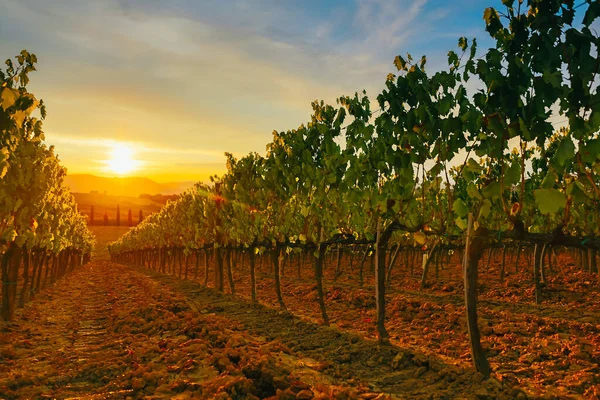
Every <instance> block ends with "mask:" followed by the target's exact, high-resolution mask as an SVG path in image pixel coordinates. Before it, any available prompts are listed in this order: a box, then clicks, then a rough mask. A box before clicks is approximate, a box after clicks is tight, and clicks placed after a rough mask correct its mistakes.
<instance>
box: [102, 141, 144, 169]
mask: <svg viewBox="0 0 600 400" xmlns="http://www.w3.org/2000/svg"><path fill="white" fill-rule="evenodd" d="M109 157H110V158H109V159H108V160H106V164H107V168H108V170H109V171H111V172H114V173H116V174H118V175H126V174H129V173H131V172H133V171H135V170H136V169H137V168H138V166H139V164H140V162H139V161H138V160H136V159H135V158H134V153H133V150H132V149H131V148H130V147H128V146H126V145H124V144H120V143H119V144H116V145H114V146H113V148H112V150H111V151H110V153H109Z"/></svg>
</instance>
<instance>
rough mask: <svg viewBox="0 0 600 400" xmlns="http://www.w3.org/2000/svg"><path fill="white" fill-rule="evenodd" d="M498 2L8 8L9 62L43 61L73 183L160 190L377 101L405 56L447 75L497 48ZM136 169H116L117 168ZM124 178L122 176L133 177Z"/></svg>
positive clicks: (218, 1)
mask: <svg viewBox="0 0 600 400" xmlns="http://www.w3.org/2000/svg"><path fill="white" fill-rule="evenodd" d="M488 6H495V7H498V8H501V6H502V5H501V1H500V0H489V1H485V0H454V1H445V0H346V1H343V0H333V1H324V0H322V1H317V0H306V1H295V0H294V1H292V0H289V1H288V0H204V1H201V0H172V1H155V0H130V1H125V0H116V1H113V0H94V1H90V0H52V1H48V0H0V58H1V59H6V58H9V57H13V56H15V55H17V54H18V53H19V52H20V51H21V50H22V49H27V50H28V51H30V52H32V53H35V54H36V55H37V57H38V60H39V63H38V65H37V69H38V72H35V73H34V74H32V75H31V76H30V78H31V83H30V85H29V90H30V91H31V92H32V93H34V94H35V95H36V97H38V98H42V99H43V100H44V102H45V103H46V105H47V111H48V116H47V118H46V121H45V122H44V131H45V133H46V141H47V142H48V143H49V144H53V145H55V146H56V152H57V153H58V154H59V157H60V159H61V160H62V162H63V165H65V166H66V167H67V168H68V172H69V173H70V174H75V173H90V174H94V175H98V176H115V175H118V174H119V173H121V174H127V175H134V176H145V177H149V178H151V179H154V180H156V181H158V182H172V181H198V180H206V179H207V177H208V175H210V174H214V173H219V174H220V173H223V172H224V170H225V157H224V152H231V153H233V154H234V155H235V156H237V157H242V156H244V155H245V154H247V153H248V152H251V151H256V152H258V153H260V154H263V155H264V154H265V146H266V145H267V143H269V142H270V141H271V139H272V132H273V131H274V130H277V131H283V130H289V129H294V128H296V127H298V126H299V125H300V124H302V123H305V122H307V121H308V120H309V117H310V112H311V106H310V103H311V101H313V100H317V99H318V100H324V101H326V102H329V103H331V104H335V100H336V99H337V98H338V97H340V96H342V95H352V94H354V93H355V92H357V91H362V90H363V89H364V90H366V91H367V93H368V94H369V95H370V97H371V99H372V101H375V98H376V96H377V94H378V93H380V91H381V90H382V89H383V87H384V83H385V78H386V75H387V74H388V73H389V72H396V69H395V67H394V66H393V60H394V57H395V56H396V55H399V54H400V55H405V54H406V53H411V54H412V55H413V56H415V58H417V57H421V56H422V55H426V56H427V58H428V63H427V69H428V71H430V72H433V71H437V70H440V69H443V68H445V67H446V65H447V61H446V60H447V53H448V50H456V49H457V40H458V38H459V37H460V36H467V37H469V38H472V37H476V38H477V39H478V43H479V47H480V49H482V50H484V49H485V48H487V47H490V46H492V42H491V41H490V40H489V39H488V36H487V34H486V33H485V24H484V21H483V11H484V9H485V8H486V7H488ZM115 157H116V158H119V157H125V158H128V160H126V163H125V164H123V163H121V164H119V161H118V160H116V162H115V160H114V158H115ZM124 171H125V172H124Z"/></svg>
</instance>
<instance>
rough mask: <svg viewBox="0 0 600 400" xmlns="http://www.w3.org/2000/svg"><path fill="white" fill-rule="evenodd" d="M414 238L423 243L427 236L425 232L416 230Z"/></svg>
mask: <svg viewBox="0 0 600 400" xmlns="http://www.w3.org/2000/svg"><path fill="white" fill-rule="evenodd" d="M413 239H414V240H415V242H417V243H418V244H420V245H423V244H425V242H426V241H427V236H425V234H424V233H423V232H415V233H413Z"/></svg>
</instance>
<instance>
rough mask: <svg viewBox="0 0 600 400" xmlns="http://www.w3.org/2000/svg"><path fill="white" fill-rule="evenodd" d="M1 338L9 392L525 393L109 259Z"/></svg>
mask: <svg viewBox="0 0 600 400" xmlns="http://www.w3.org/2000/svg"><path fill="white" fill-rule="evenodd" d="M0 338H1V342H0V345H1V348H2V353H1V357H2V361H3V362H2V364H1V365H2V366H1V367H0V372H1V376H2V378H0V397H1V398H6V399H18V398H75V397H77V398H140V397H144V396H150V397H151V398H165V399H166V398H180V399H185V398H205V399H211V398H229V397H231V398H269V397H273V396H276V397H277V398H322V399H326V398H340V399H341V398H363V399H374V398H379V399H384V398H406V397H409V398H448V397H455V396H464V397H467V398H469V397H474V396H475V395H477V394H479V395H481V394H482V393H488V394H489V395H490V396H494V397H496V396H499V397H496V398H511V397H512V396H515V395H516V396H518V393H520V392H519V391H518V390H516V389H513V388H512V385H511V386H503V385H502V384H501V383H499V382H498V381H496V380H490V381H486V382H484V383H483V381H482V378H481V377H480V376H479V377H478V374H477V373H476V372H473V371H470V370H469V369H468V368H462V367H460V366H452V365H446V364H445V362H444V361H442V360H441V359H439V358H437V357H435V356H434V355H428V354H423V353H420V352H415V351H414V350H412V349H409V348H403V347H395V346H380V345H378V344H377V343H376V342H374V341H372V340H368V339H365V338H364V337H362V336H361V335H359V334H355V333H351V332H347V331H345V330H342V329H339V328H326V327H321V326H319V325H318V324H316V323H312V322H310V321H309V320H306V319H302V318H298V317H296V316H293V315H292V314H290V313H282V312H279V311H278V310H274V309H272V308H268V307H265V306H261V305H249V304H248V303H247V302H244V301H243V300H240V299H235V298H233V297H231V296H228V295H225V294H219V293H217V292H216V291H215V290H212V289H204V288H201V287H200V286H198V285H197V284H194V283H191V282H189V281H183V280H179V279H177V278H173V277H169V276H166V275H162V274H156V273H154V272H152V271H148V270H141V269H132V268H129V267H126V266H123V265H119V264H114V263H110V262H108V261H105V260H96V261H92V262H91V263H89V264H87V265H86V266H84V267H82V268H80V269H78V270H77V271H76V272H74V273H72V274H71V275H70V276H69V277H68V278H66V279H62V280H60V281H59V282H57V283H56V284H55V285H53V286H52V287H50V288H49V289H47V290H46V291H44V292H43V293H41V294H40V295H39V296H38V297H36V299H35V300H34V301H33V302H32V303H29V304H28V305H27V306H26V308H25V309H24V310H22V312H20V313H19V315H18V317H17V318H16V319H15V320H14V321H13V322H12V323H11V324H5V325H3V326H2V332H1V336H0ZM515 390H516V391H515ZM253 396H256V397H253ZM274 398H275V397H274Z"/></svg>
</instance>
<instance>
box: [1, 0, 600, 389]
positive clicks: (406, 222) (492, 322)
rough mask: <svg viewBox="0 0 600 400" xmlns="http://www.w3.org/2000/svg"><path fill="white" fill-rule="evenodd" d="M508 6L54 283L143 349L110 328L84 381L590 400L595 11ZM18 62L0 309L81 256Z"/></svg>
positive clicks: (595, 221) (90, 243)
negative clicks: (105, 304) (439, 57)
mask: <svg viewBox="0 0 600 400" xmlns="http://www.w3.org/2000/svg"><path fill="white" fill-rule="evenodd" d="M503 3H504V5H505V6H506V7H505V9H504V10H496V9H494V8H488V9H486V10H485V12H484V20H485V24H486V31H487V32H488V33H489V35H490V37H491V38H492V39H493V42H494V43H495V47H492V48H489V49H486V50H485V51H483V52H482V51H481V49H478V47H477V41H476V40H475V39H468V38H466V37H462V38H460V39H459V40H458V50H457V51H449V52H448V67H447V69H446V70H443V71H440V72H436V73H433V74H430V73H428V72H426V69H425V66H426V62H427V59H426V57H425V56H423V57H420V58H413V57H412V56H411V55H406V56H398V57H396V59H395V60H394V65H395V67H396V69H397V71H396V72H395V73H390V74H389V75H388V76H387V78H386V79H385V89H384V90H383V91H382V92H381V93H379V94H378V95H377V96H376V98H375V99H376V100H375V101H374V102H372V100H371V99H370V98H369V97H368V96H367V93H366V92H362V93H356V94H355V95H354V96H343V97H340V98H339V99H338V101H337V105H336V106H333V105H328V104H325V103H324V102H322V101H315V102H313V103H312V115H311V118H310V121H308V122H307V123H306V124H303V125H301V126H299V127H298V128H296V129H292V130H289V131H283V132H277V131H275V132H273V140H272V142H271V143H268V144H267V146H266V154H265V156H262V155H260V154H257V153H250V154H248V155H246V156H244V157H241V158H237V157H235V156H234V155H233V154H229V153H226V158H227V173H226V174H224V175H223V176H213V177H212V178H211V183H210V184H203V183H198V184H196V186H195V187H194V188H193V189H191V190H188V191H186V192H184V193H182V194H181V195H180V196H179V197H178V198H177V199H176V200H174V201H169V202H168V203H167V204H166V205H165V206H164V207H163V208H162V209H161V210H160V212H158V213H154V214H152V215H149V216H147V217H145V218H144V219H143V221H141V222H140V223H139V224H138V225H137V226H135V227H133V228H131V229H130V230H127V232H126V233H125V234H124V235H123V236H121V237H120V238H118V239H117V240H115V241H113V242H111V243H110V244H108V251H109V253H110V262H108V261H102V262H101V263H99V264H98V263H97V264H95V262H92V263H90V264H88V266H87V267H83V268H80V269H79V270H78V271H76V272H74V274H73V275H74V276H75V277H74V278H73V280H72V281H69V280H67V282H62V283H60V284H61V285H63V286H64V287H65V288H66V289H65V290H66V291H67V292H71V293H79V294H78V296H81V295H82V293H85V292H86V291H90V293H91V292H93V291H94V290H101V291H103V292H98V293H103V294H102V295H100V294H98V295H97V296H99V297H98V298H104V297H102V296H104V295H105V294H106V293H108V298H109V299H110V301H109V302H110V304H115V306H114V307H112V306H111V307H110V309H106V310H105V311H103V312H104V313H105V314H106V315H105V317H102V321H109V322H99V321H100V319H99V318H96V317H94V316H93V315H92V314H90V315H87V314H86V318H88V319H86V321H88V320H89V321H91V322H90V324H91V325H90V326H92V325H93V326H96V325H95V324H98V326H100V327H101V328H98V329H99V330H100V329H101V330H102V332H112V334H113V335H115V337H117V336H118V337H122V338H125V339H123V340H124V341H123V340H121V341H120V342H119V343H121V344H122V343H126V344H127V346H128V347H127V349H128V350H127V351H128V352H129V353H127V354H128V357H132V360H134V361H131V360H130V359H127V361H122V360H121V358H119V357H123V356H121V355H117V353H118V346H117V345H116V344H115V343H116V341H115V342H114V343H113V342H111V343H112V344H109V345H107V346H108V347H107V348H108V349H109V350H110V351H111V352H112V351H114V352H115V355H114V357H115V359H119V360H121V364H119V366H118V367H114V368H113V367H110V368H109V366H107V365H106V364H105V363H103V361H102V356H101V355H98V356H94V357H97V359H92V358H90V359H91V360H92V361H90V362H92V363H95V364H93V365H95V368H97V369H99V370H101V371H104V372H102V374H100V375H98V374H97V373H96V372H95V371H91V370H86V372H85V374H87V375H85V376H86V377H87V378H86V379H95V378H89V377H90V376H92V377H96V375H97V377H102V376H103V377H102V379H101V381H102V382H101V385H100V386H98V387H96V389H95V390H97V391H99V392H98V393H100V392H101V391H104V393H107V392H108V391H109V390H111V391H115V392H114V393H118V395H123V396H124V395H125V393H126V394H127V395H132V396H143V395H152V394H154V393H155V392H161V391H162V392H161V393H163V394H164V396H165V397H164V398H169V397H171V396H174V393H180V394H181V396H183V394H186V395H187V396H188V397H185V396H183V397H181V398H194V396H195V395H198V396H199V397H200V398H223V399H227V398H233V399H236V398H275V397H274V396H276V397H277V398H285V399H287V398H290V399H310V398H313V397H314V398H333V397H335V398H340V399H341V398H363V399H369V398H388V397H387V396H388V395H389V396H392V397H391V398H404V397H408V398H455V397H460V396H464V397H473V398H483V399H485V398H527V397H528V396H534V397H539V396H548V397H549V398H559V397H565V396H573V397H574V398H582V397H585V398H598V397H600V379H599V376H600V375H599V373H600V367H599V365H600V313H599V312H598V306H599V305H600V275H599V271H598V250H599V249H600V136H599V132H600V93H598V86H599V82H600V79H599V78H598V73H599V72H600V38H599V37H598V34H597V32H596V30H595V29H594V26H595V27H597V21H598V16H600V3H598V2H596V1H592V0H586V1H583V2H581V3H577V4H576V3H575V2H574V1H572V0H563V1H558V0H531V1H529V2H528V5H527V6H525V5H524V4H523V2H522V1H513V0H504V1H503ZM17 60H18V65H13V64H12V62H11V61H10V60H9V61H7V66H8V69H7V70H6V71H4V72H2V71H0V79H2V81H3V82H4V83H3V85H2V89H1V90H2V91H1V92H0V96H1V99H2V103H0V127H1V128H2V129H1V132H2V138H1V140H2V141H1V143H0V146H2V147H1V149H2V153H1V154H4V156H3V158H0V180H1V182H2V186H1V187H0V207H2V213H0V233H1V239H0V246H2V247H0V252H1V253H2V254H3V256H2V274H3V275H2V277H3V285H2V288H3V301H2V316H3V318H4V319H5V320H12V319H13V318H14V307H15V305H16V304H17V302H20V304H21V306H22V305H23V304H24V302H25V300H26V299H27V298H28V297H31V296H32V295H33V294H35V293H38V292H39V291H40V290H41V289H42V288H43V287H44V286H46V285H47V284H49V283H50V282H54V281H55V280H56V279H57V278H59V277H61V276H63V275H64V274H65V273H66V272H69V271H72V270H74V269H75V268H76V267H80V266H81V265H82V264H85V263H87V262H88V261H89V254H91V251H92V249H93V247H94V239H93V237H94V236H93V235H92V233H91V232H90V231H89V230H88V228H87V226H86V219H85V217H84V216H82V215H81V214H80V213H79V212H78V211H77V206H76V204H75V202H74V201H73V199H72V196H71V195H70V194H69V192H68V190H66V189H65V188H64V185H63V176H64V173H65V172H64V169H63V168H62V167H61V166H60V165H59V163H58V160H57V158H56V156H55V155H54V153H53V149H52V148H46V146H45V145H44V144H43V139H44V138H43V133H42V131H41V122H40V121H39V120H38V119H36V118H35V117H33V116H32V113H34V111H35V110H39V113H40V115H41V117H42V118H43V117H45V108H44V105H43V103H42V102H41V101H40V102H38V101H37V100H36V99H35V98H34V97H33V95H32V94H30V93H28V92H27V91H26V89H25V85H26V84H27V82H28V78H27V74H28V73H29V72H31V71H33V70H34V63H35V62H36V59H35V56H34V55H32V54H29V53H27V52H23V53H22V54H21V55H19V56H18V58H17ZM139 219H140V220H141V218H139ZM98 228H100V227H98ZM30 265H31V268H30ZM90 265H91V266H90ZM86 268H87V269H86ZM92 268H93V269H92ZM30 269H31V271H30ZM43 270H45V272H44V273H42V271H43ZM85 273H89V274H92V276H93V277H92V278H89V279H91V280H93V281H94V284H93V285H91V286H89V282H88V283H86V281H85V279H88V278H85ZM77 280H80V281H81V282H83V283H81V285H83V286H81V285H80V286H78V285H77V284H75V283H74V282H76V281H77ZM63 281H64V280H63ZM90 282H91V281H90ZM85 285H88V286H85ZM113 285H114V286H113ZM63 286H61V287H63ZM84 286H85V287H86V288H87V289H85V290H82V289H81V288H82V287H84ZM96 286H97V287H98V288H100V289H93V288H94V287H96ZM135 288H137V289H135ZM50 290H52V288H51V289H50ZM17 292H19V293H20V294H19V299H18V300H17V294H18V293H17ZM94 293H95V292H94ZM124 293H128V294H127V296H129V297H127V296H125V295H124ZM54 296H55V297H56V298H58V297H59V294H58V293H54ZM56 298H50V299H49V300H47V302H48V303H47V304H51V303H52V302H53V301H59V300H57V299H56ZM157 299H160V300H157ZM47 304H46V303H44V305H43V306H39V307H50V306H49V305H47ZM99 304H100V300H98V301H97V302H94V301H92V300H89V305H87V306H85V307H86V310H87V309H90V310H91V309H95V308H94V307H101V306H100V305H99ZM153 305H154V306H153ZM66 307H67V308H68V306H66ZM117 307H121V308H122V309H123V310H127V311H123V312H118V311H117ZM36 312H38V313H41V312H42V311H41V310H40V309H36ZM73 312H75V311H73ZM90 329H91V328H90ZM94 329H95V328H94ZM103 340H104V339H103ZM140 343H157V345H156V346H154V347H153V348H152V349H150V348H141V349H142V350H139V348H138V347H135V346H136V345H137V344H140ZM96 344H97V345H98V346H100V342H98V343H96ZM104 345H105V344H102V346H104ZM111 346H112V347H111ZM115 346H117V347H115ZM140 346H141V345H140ZM73 351H74V352H75V353H77V352H80V350H78V349H77V348H75V349H74V350H73ZM77 354H79V353H77ZM81 354H84V353H81ZM111 354H112V353H111ZM3 357H6V356H5V355H3ZM78 357H84V358H85V357H88V356H84V355H80V356H78ZM157 360H158V361H157ZM197 360H203V361H197ZM205 360H209V361H207V362H208V364H207V365H204V364H203V363H204V362H205ZM199 363H200V364H201V365H200V364H199ZM166 364H170V366H168V367H167V366H165V365H166ZM15 365H21V364H15ZM299 365H301V367H299ZM73 368H75V367H73ZM299 371H300V372H299ZM307 371H309V372H307ZM80 373H83V372H81V371H80ZM94 374H96V375H94ZM165 376H169V377H170V378H169V379H167V378H165ZM107 377H108V378H107ZM21 379H25V378H22V377H21ZM27 379H33V378H27ZM36 379H37V378H36ZM308 382H312V383H308ZM44 384H45V385H47V384H48V382H46V381H44ZM2 385H3V381H2V380H0V390H1V389H2V387H3V386H2ZM53 385H55V386H56V385H59V383H56V382H54V383H53ZM17 386H18V385H17ZM55 386H53V387H55ZM13 389H14V390H18V389H19V388H18V387H15V388H12V389H11V390H13ZM87 389H89V388H87V387H86V390H87ZM121 389H123V390H124V391H121V392H118V390H121ZM53 390H54V389H53ZM69 390H71V391H70V392H68V394H69V395H76V394H78V393H77V391H76V390H75V389H73V387H69ZM82 390H83V389H82ZM90 390H91V389H90ZM15 393H16V392H15ZM24 393H27V395H28V396H37V395H39V394H40V392H24ZM52 393H54V395H56V393H59V395H65V393H66V392H65V393H62V394H60V392H52ZM14 396H16V394H15V395H14ZM394 396H396V397H394ZM0 397H1V396H0ZM15 398H16V397H15Z"/></svg>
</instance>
